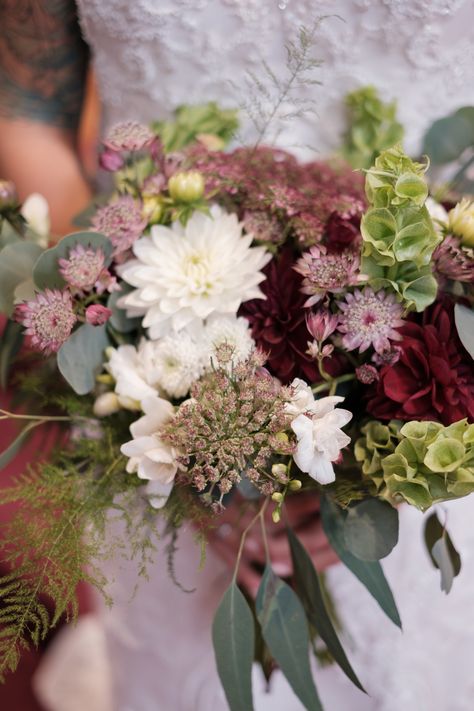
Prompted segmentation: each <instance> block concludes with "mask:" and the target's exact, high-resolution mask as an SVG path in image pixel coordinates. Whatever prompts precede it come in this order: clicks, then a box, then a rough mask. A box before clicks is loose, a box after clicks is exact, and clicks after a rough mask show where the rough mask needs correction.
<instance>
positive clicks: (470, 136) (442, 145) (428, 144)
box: [423, 106, 474, 165]
mask: <svg viewBox="0 0 474 711" xmlns="http://www.w3.org/2000/svg"><path fill="white" fill-rule="evenodd" d="M473 145H474V108H473V107H472V106H465V107H463V108H461V109H458V111H456V112H455V113H454V114H451V115H450V116H446V117H445V118H442V119H439V120H438V121H435V122H434V123H433V124H432V126H431V128H430V129H429V130H428V131H427V133H426V135H425V138H424V143H423V153H426V154H427V155H428V156H429V157H430V160H431V162H432V163H433V165H443V164H444V163H451V162H452V161H454V160H457V159H458V158H459V157H460V156H461V154H462V153H463V152H464V151H465V150H466V148H469V147H470V146H473Z"/></svg>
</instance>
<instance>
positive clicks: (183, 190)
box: [168, 170, 204, 202]
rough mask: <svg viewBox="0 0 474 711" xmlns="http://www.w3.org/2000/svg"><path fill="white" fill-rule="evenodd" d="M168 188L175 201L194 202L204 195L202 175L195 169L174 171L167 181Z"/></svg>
mask: <svg viewBox="0 0 474 711" xmlns="http://www.w3.org/2000/svg"><path fill="white" fill-rule="evenodd" d="M168 190H169V193H170V195H171V197H172V198H173V200H176V202H196V201H197V200H200V199H201V198H202V196H203V195H204V177H203V175H202V173H199V171H197V170H189V171H186V172H183V173H175V175H173V176H172V177H171V178H170V179H169V181H168Z"/></svg>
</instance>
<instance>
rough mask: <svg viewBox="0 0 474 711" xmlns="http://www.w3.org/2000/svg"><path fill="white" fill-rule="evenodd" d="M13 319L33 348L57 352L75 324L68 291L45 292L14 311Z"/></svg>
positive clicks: (49, 290) (54, 290)
mask: <svg viewBox="0 0 474 711" xmlns="http://www.w3.org/2000/svg"><path fill="white" fill-rule="evenodd" d="M15 319H16V320H17V321H18V322H19V323H21V324H23V326H24V327H25V328H26V331H25V334H26V335H27V336H30V338H31V345H32V346H33V348H35V349H37V350H40V351H44V352H45V353H56V352H57V351H58V350H59V349H60V348H61V346H62V345H63V343H65V342H66V341H67V339H68V338H69V336H70V335H71V331H72V329H73V327H74V324H75V323H76V321H77V317H76V314H75V313H74V310H73V307H72V297H71V294H70V293H69V292H68V291H59V289H45V291H42V292H41V293H40V294H37V295H36V297H35V298H34V299H32V300H31V301H27V302H26V303H24V304H20V305H19V306H17V307H16V309H15Z"/></svg>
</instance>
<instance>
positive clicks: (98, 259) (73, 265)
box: [58, 244, 105, 291]
mask: <svg viewBox="0 0 474 711" xmlns="http://www.w3.org/2000/svg"><path fill="white" fill-rule="evenodd" d="M104 262H105V255H104V253H103V251H102V250H101V249H93V248H92V247H84V245H83V244H77V245H75V247H73V248H72V249H70V250H69V255H68V257H67V259H64V258H63V259H59V260H58V264H59V272H60V274H61V276H62V277H63V279H64V281H65V282H66V284H68V286H72V287H74V288H76V289H80V290H81V291H90V290H91V289H92V288H93V287H94V284H95V283H96V281H97V280H98V278H99V276H100V274H101V272H102V270H103V269H104Z"/></svg>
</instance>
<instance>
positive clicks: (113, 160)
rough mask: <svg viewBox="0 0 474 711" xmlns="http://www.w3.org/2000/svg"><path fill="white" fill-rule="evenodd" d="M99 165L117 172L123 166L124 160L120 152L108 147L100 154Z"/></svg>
mask: <svg viewBox="0 0 474 711" xmlns="http://www.w3.org/2000/svg"><path fill="white" fill-rule="evenodd" d="M99 165H100V167H101V168H103V169H104V170H108V171H109V172H111V173H115V171H116V170H120V168H122V167H123V165H124V162H123V158H122V156H121V155H120V153H117V151H113V150H112V149H111V148H106V149H105V150H103V151H102V153H101V154H100V156H99Z"/></svg>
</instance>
